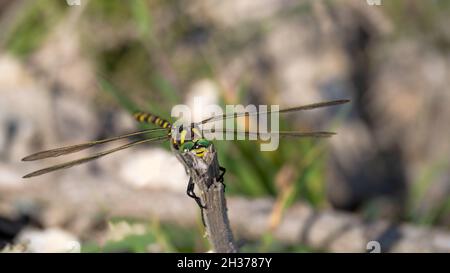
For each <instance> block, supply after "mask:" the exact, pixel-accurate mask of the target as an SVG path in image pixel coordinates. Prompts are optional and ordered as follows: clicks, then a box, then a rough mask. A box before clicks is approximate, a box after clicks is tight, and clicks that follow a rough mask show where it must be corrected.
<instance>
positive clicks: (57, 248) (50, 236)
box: [16, 228, 81, 253]
mask: <svg viewBox="0 0 450 273" xmlns="http://www.w3.org/2000/svg"><path fill="white" fill-rule="evenodd" d="M16 244H23V245H25V246H26V251H25V252H31V253H53V252H63V253H79V252H80V250H81V249H80V247H81V244H80V242H79V241H78V239H77V238H76V237H75V236H74V235H72V234H70V233H68V232H66V231H64V230H61V229H58V228H49V229H46V230H37V229H26V230H24V231H22V232H21V233H20V234H19V235H18V237H17V239H16Z"/></svg>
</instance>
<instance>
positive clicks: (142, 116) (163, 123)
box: [133, 112, 171, 128]
mask: <svg viewBox="0 0 450 273" xmlns="http://www.w3.org/2000/svg"><path fill="white" fill-rule="evenodd" d="M133 117H134V118H135V119H136V120H137V121H139V122H146V123H151V124H155V125H157V126H159V127H162V128H169V127H170V126H171V124H170V122H169V121H167V120H165V119H163V118H160V117H158V116H156V115H153V114H150V113H146V112H136V113H134V114H133Z"/></svg>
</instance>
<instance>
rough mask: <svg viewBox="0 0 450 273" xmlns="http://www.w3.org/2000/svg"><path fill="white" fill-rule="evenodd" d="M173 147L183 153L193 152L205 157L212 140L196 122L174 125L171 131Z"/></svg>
mask: <svg viewBox="0 0 450 273" xmlns="http://www.w3.org/2000/svg"><path fill="white" fill-rule="evenodd" d="M170 137H171V143H172V147H173V148H174V149H175V150H178V151H180V152H182V153H184V152H192V153H194V154H195V155H196V156H199V157H203V156H204V154H205V152H206V151H207V148H208V147H209V146H210V145H211V142H210V141H209V140H207V139H205V138H203V135H202V133H201V130H200V128H199V127H198V126H196V125H195V124H194V123H191V124H181V125H178V126H176V125H173V126H172V128H171V131H170Z"/></svg>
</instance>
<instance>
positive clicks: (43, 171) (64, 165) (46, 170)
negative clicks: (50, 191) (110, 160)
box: [23, 136, 168, 178]
mask: <svg viewBox="0 0 450 273" xmlns="http://www.w3.org/2000/svg"><path fill="white" fill-rule="evenodd" d="M167 139H168V136H162V137H155V138H149V139H144V140H138V141H134V142H131V143H128V144H125V145H122V146H119V147H117V148H114V149H111V150H108V151H104V152H101V153H97V154H94V155H92V156H88V157H84V158H80V159H77V160H73V161H69V162H66V163H62V164H58V165H54V166H51V167H48V168H44V169H41V170H37V171H35V172H32V173H29V174H27V175H25V176H24V177H23V178H30V177H33V176H38V175H42V174H46V173H49V172H53V171H57V170H61V169H66V168H70V167H73V166H76V165H80V164H83V163H86V162H89V161H92V160H95V159H98V158H100V157H103V156H105V155H109V154H112V153H114V152H118V151H120V150H123V149H127V148H130V147H132V146H136V145H139V144H143V143H147V142H158V141H164V140H167Z"/></svg>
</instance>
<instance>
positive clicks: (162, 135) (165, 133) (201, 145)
mask: <svg viewBox="0 0 450 273" xmlns="http://www.w3.org/2000/svg"><path fill="white" fill-rule="evenodd" d="M349 101H350V100H347V99H343V100H333V101H326V102H319V103H313V104H307V105H302V106H297V107H292V108H286V109H282V110H278V111H277V112H278V113H290V112H296V111H305V110H312V109H316V108H321V107H327V106H333V105H340V104H344V103H347V102H349ZM270 113H272V111H265V112H241V113H235V114H234V115H226V114H225V115H216V116H212V117H210V118H207V119H205V120H202V121H200V122H195V123H190V124H181V125H175V124H172V123H171V122H169V121H168V120H166V119H163V118H161V117H159V116H157V115H154V114H152V113H148V112H136V113H134V115H133V116H134V118H135V119H136V120H137V121H138V122H141V123H148V124H153V125H156V126H158V128H152V129H145V130H141V131H137V132H133V133H129V134H125V135H121V136H116V137H112V138H108V139H102V140H96V141H90V142H86V143H82V144H76V145H71V146H66V147H61V148H56V149H51V150H46V151H42V152H37V153H34V154H32V155H29V156H26V157H24V158H23V159H22V161H34V160H41V159H45V158H50V157H58V156H62V155H67V154H71V153H75V152H79V151H82V150H85V149H88V148H92V147H94V146H97V145H102V144H105V143H109V142H113V141H117V140H121V139H126V138H130V137H133V136H142V135H146V134H152V136H151V137H149V138H146V139H141V140H137V141H133V142H130V143H128V144H125V145H122V146H118V147H116V148H113V149H110V150H106V151H103V152H99V153H96V154H93V155H91V156H88V157H84V158H80V159H77V160H73V161H69V162H66V163H61V164H57V165H54V166H51V167H47V168H44V169H40V170H37V171H34V172H32V173H29V174H27V175H25V176H24V177H23V178H30V177H35V176H39V175H43V174H46V173H50V172H53V171H57V170H61V169H66V168H70V167H73V166H76V165H80V164H83V163H87V162H90V161H93V160H96V159H99V158H101V157H103V156H106V155H109V154H112V153H115V152H118V151H121V150H124V149H127V148H130V147H133V146H136V145H140V144H144V143H158V142H165V141H170V146H171V149H172V151H173V152H174V153H175V154H176V156H177V158H178V159H179V161H180V162H181V163H182V164H183V165H184V167H185V169H186V171H187V172H188V168H189V166H186V163H185V162H186V161H185V160H184V156H185V155H186V153H193V154H194V155H195V156H198V157H204V156H205V153H207V151H208V148H209V146H210V145H213V143H212V141H210V140H208V139H206V138H205V137H204V133H205V130H204V129H203V128H202V127H203V125H205V124H208V123H210V122H214V121H220V120H225V119H230V118H234V119H236V118H238V117H246V116H250V115H258V114H270ZM222 132H225V133H235V134H237V133H242V132H240V131H238V130H234V129H233V130H232V131H229V130H223V131H222ZM243 133H244V134H256V135H259V134H260V133H258V132H245V131H244V132H243ZM274 133H276V134H277V135H278V136H280V137H296V138H301V137H314V138H321V137H330V136H332V135H334V134H335V133H333V132H327V131H313V132H298V131H279V132H271V134H274ZM154 134H157V135H156V136H155V135H154ZM257 139H258V138H257ZM220 171H221V172H220V174H219V177H217V178H216V180H217V181H218V182H221V183H223V177H224V174H225V171H226V169H225V168H223V167H220ZM188 174H189V172H188ZM194 187H195V184H194V182H193V180H192V177H190V179H189V182H188V186H187V190H186V193H187V195H188V196H189V197H191V198H193V199H194V200H195V201H196V202H197V204H198V205H199V206H200V208H202V209H203V208H205V207H204V206H203V205H202V204H201V200H200V198H199V197H198V196H196V194H195V193H194Z"/></svg>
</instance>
